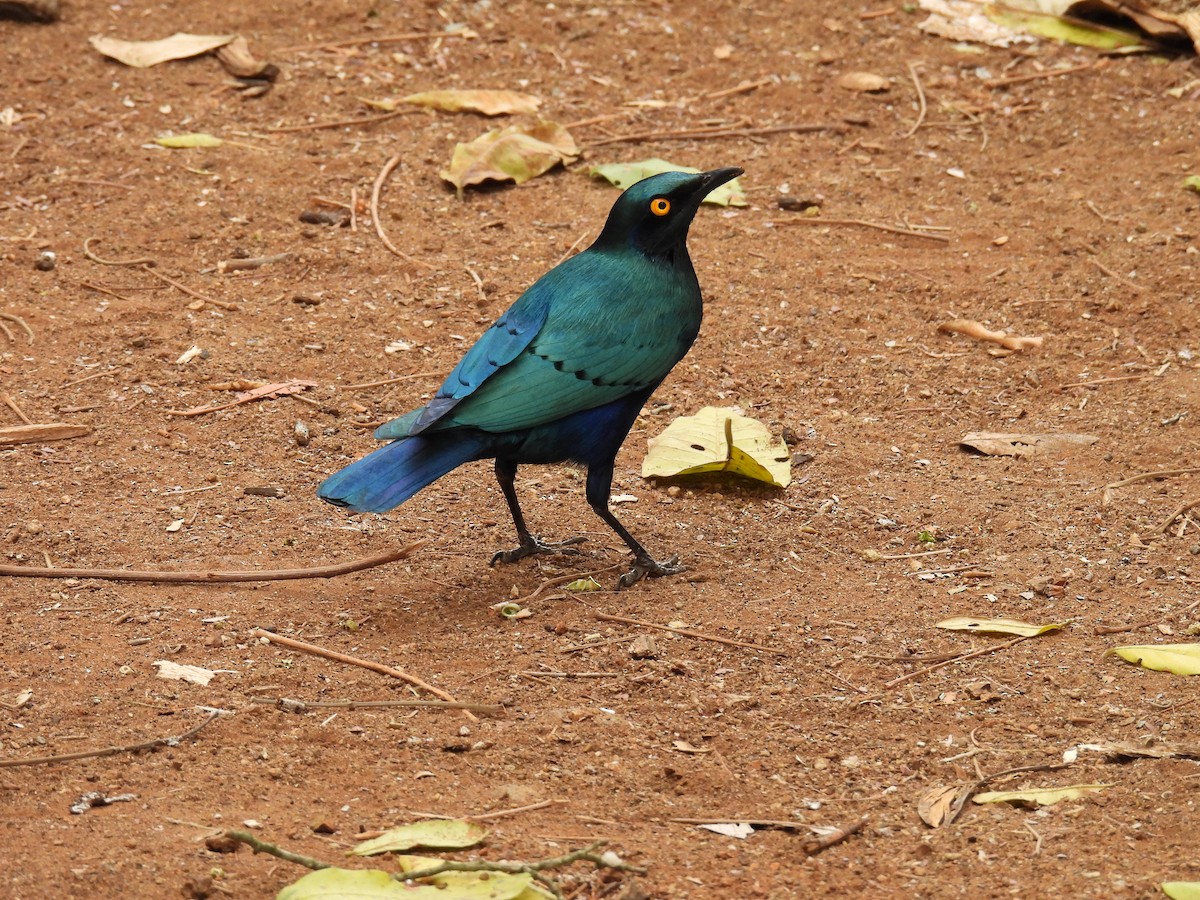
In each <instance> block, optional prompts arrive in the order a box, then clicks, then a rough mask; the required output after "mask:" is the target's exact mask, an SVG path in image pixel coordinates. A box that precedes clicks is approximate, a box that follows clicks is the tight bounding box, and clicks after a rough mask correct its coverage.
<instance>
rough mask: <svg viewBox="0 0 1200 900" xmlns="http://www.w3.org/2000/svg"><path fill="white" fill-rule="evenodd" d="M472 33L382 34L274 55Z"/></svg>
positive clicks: (301, 46)
mask: <svg viewBox="0 0 1200 900" xmlns="http://www.w3.org/2000/svg"><path fill="white" fill-rule="evenodd" d="M473 37H476V34H475V32H473V31H411V32H409V33H408V34H382V35H378V36H377V37H362V38H354V39H352V40H349V41H329V42H328V43H324V44H297V45H296V46H295V47H284V48H283V49H282V50H277V51H275V52H276V53H295V52H296V51H298V50H340V49H341V48H343V47H361V46H362V45H363V44H400V43H403V42H404V41H419V40H421V39H423V38H426V39H427V38H433V39H435V40H436V39H439V38H473Z"/></svg>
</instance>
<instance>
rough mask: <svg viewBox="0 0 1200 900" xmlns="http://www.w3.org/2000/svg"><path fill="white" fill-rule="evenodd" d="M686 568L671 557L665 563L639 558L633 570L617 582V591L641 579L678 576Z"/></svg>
mask: <svg viewBox="0 0 1200 900" xmlns="http://www.w3.org/2000/svg"><path fill="white" fill-rule="evenodd" d="M686 571H687V566H681V565H679V557H678V556H672V557H671V558H670V559H668V560H667V561H666V562H661V563H660V562H655V561H654V560H653V559H651V558H650V557H649V556H639V557H638V558H637V560H636V561H635V562H634V564H633V568H632V569H630V570H629V571H628V572H626V573H625V574H624V575H622V576H621V577H620V578H619V579H618V580H617V590H620V589H621V588H627V587H629V586H630V585H634V584H637V583H638V582H639V581H641V580H642V579H643V578H661V577H662V576H664V575H678V574H680V573H681V572H686Z"/></svg>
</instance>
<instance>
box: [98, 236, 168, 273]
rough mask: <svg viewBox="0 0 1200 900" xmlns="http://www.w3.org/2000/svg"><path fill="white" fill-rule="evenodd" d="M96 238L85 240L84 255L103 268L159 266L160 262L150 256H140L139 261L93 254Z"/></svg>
mask: <svg viewBox="0 0 1200 900" xmlns="http://www.w3.org/2000/svg"><path fill="white" fill-rule="evenodd" d="M94 240H96V238H94V237H90V238H84V240H83V255H84V256H86V257H87V258H88V259H90V260H91V261H92V262H94V263H98V264H99V265H102V266H157V265H158V260H156V259H153V258H152V257H149V256H139V257H138V258H137V259H104V258H103V257H101V256H97V255H96V254H95V253H93V252H92V248H91V243H92V241H94Z"/></svg>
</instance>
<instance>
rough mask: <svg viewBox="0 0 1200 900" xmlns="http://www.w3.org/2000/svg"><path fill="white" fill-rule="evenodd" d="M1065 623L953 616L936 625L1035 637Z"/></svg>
mask: <svg viewBox="0 0 1200 900" xmlns="http://www.w3.org/2000/svg"><path fill="white" fill-rule="evenodd" d="M1066 624H1067V623H1066V622H1051V623H1050V624H1048V625H1031V624H1029V623H1028V622H1022V621H1020V620H1018V619H976V618H974V617H972V616H955V617H953V618H951V619H944V620H943V621H941V622H938V623H937V627H938V628H945V629H946V630H947V631H986V632H990V633H993V634H1013V635H1020V636H1023V637H1035V636H1037V635H1039V634H1045V633H1046V632H1047V631H1057V630H1058V629H1059V628H1062V627H1063V626H1064V625H1066Z"/></svg>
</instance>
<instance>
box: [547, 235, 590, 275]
mask: <svg viewBox="0 0 1200 900" xmlns="http://www.w3.org/2000/svg"><path fill="white" fill-rule="evenodd" d="M591 233H592V232H591V231H590V230H588V231H585V232H584V233H583V234H581V235H580V236H579V237H577V238H575V242H574V243H573V244H571V246H570V247H568V248H567V252H566V253H564V254H563V255H562V256H560V257H559V258H558V259H556V260H555V261H554V265H556V266H557V265H558V264H559V263H561V262H565V261H566V259H567V257H569V256H570V255H571V254H572V253H574V252H575V248H576V247H578V246H579V245H580V244H582V243H583V242H584V240H585V239H586V238H587V236H588V235H589V234H591Z"/></svg>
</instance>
